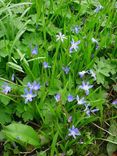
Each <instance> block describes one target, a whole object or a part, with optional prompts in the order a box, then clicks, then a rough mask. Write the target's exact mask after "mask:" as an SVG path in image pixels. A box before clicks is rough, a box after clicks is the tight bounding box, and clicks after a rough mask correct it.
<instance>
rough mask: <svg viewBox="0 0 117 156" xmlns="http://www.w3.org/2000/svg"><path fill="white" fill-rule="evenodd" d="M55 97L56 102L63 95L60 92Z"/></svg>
mask: <svg viewBox="0 0 117 156" xmlns="http://www.w3.org/2000/svg"><path fill="white" fill-rule="evenodd" d="M54 98H55V100H56V102H59V101H60V99H61V95H60V94H56V95H55V96H54Z"/></svg>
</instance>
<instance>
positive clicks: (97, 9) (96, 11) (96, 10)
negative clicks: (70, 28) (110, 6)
mask: <svg viewBox="0 0 117 156" xmlns="http://www.w3.org/2000/svg"><path fill="white" fill-rule="evenodd" d="M103 8H104V7H103V6H102V5H98V6H97V8H96V9H95V10H94V12H95V13H98V12H99V11H100V10H102V9H103Z"/></svg>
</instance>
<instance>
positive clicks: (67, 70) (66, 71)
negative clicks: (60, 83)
mask: <svg viewBox="0 0 117 156" xmlns="http://www.w3.org/2000/svg"><path fill="white" fill-rule="evenodd" d="M62 69H63V71H64V72H65V74H68V73H69V70H70V69H69V67H68V66H66V67H62Z"/></svg>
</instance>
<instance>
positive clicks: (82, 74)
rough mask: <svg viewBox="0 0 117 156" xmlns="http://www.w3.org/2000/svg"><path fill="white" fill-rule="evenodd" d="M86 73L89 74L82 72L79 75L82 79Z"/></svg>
mask: <svg viewBox="0 0 117 156" xmlns="http://www.w3.org/2000/svg"><path fill="white" fill-rule="evenodd" d="M86 73H87V71H81V72H79V73H78V74H79V76H80V78H82V77H83V76H84V75H85V74H86Z"/></svg>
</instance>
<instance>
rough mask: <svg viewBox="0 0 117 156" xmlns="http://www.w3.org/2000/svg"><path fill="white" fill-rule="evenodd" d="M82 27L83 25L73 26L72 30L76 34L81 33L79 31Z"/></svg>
mask: <svg viewBox="0 0 117 156" xmlns="http://www.w3.org/2000/svg"><path fill="white" fill-rule="evenodd" d="M80 29H81V27H79V26H77V25H76V26H74V27H73V28H72V32H73V33H74V34H78V33H79V31H80Z"/></svg>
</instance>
